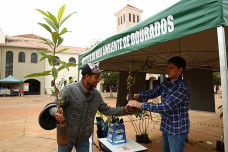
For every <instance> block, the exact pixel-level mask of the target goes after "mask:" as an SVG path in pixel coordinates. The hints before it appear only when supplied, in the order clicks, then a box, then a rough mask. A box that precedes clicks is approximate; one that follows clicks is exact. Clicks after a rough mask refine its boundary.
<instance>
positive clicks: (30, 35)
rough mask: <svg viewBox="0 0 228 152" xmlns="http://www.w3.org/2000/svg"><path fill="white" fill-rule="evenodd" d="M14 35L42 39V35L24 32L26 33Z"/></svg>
mask: <svg viewBox="0 0 228 152" xmlns="http://www.w3.org/2000/svg"><path fill="white" fill-rule="evenodd" d="M14 37H22V38H30V39H40V38H41V37H40V36H38V35H35V34H24V35H16V36H14Z"/></svg>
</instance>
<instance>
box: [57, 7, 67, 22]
mask: <svg viewBox="0 0 228 152" xmlns="http://www.w3.org/2000/svg"><path fill="white" fill-rule="evenodd" d="M65 7H66V5H63V6H62V7H61V8H60V9H59V11H58V22H60V20H61V18H62V16H63V14H64V11H65Z"/></svg>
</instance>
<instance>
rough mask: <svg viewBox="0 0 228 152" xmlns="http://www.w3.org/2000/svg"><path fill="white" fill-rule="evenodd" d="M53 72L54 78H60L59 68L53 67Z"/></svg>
mask: <svg viewBox="0 0 228 152" xmlns="http://www.w3.org/2000/svg"><path fill="white" fill-rule="evenodd" d="M51 74H52V76H53V78H54V79H57V78H58V70H57V69H56V68H55V67H53V68H52V69H51Z"/></svg>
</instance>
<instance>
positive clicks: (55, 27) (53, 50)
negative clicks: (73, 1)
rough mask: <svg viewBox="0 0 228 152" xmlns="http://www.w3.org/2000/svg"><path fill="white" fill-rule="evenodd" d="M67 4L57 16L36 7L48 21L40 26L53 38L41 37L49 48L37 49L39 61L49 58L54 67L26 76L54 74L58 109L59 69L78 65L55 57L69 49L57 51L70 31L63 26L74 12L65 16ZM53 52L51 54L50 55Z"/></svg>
mask: <svg viewBox="0 0 228 152" xmlns="http://www.w3.org/2000/svg"><path fill="white" fill-rule="evenodd" d="M65 7H66V6H65V5H63V6H62V7H60V9H59V10H58V14H57V16H54V15H53V14H52V13H50V12H49V11H47V12H45V11H43V10H40V9H36V10H37V11H38V12H40V13H41V14H43V15H44V16H45V17H44V20H45V22H46V23H38V24H39V25H40V26H42V27H43V28H44V29H46V30H47V31H48V32H49V33H50V35H51V40H49V39H46V38H41V40H42V41H43V42H44V43H45V44H47V45H48V46H49V49H46V50H42V51H37V53H38V54H40V55H41V56H42V57H41V58H40V60H39V62H41V61H43V60H44V59H47V60H48V63H49V65H50V66H51V67H52V69H51V70H47V71H43V72H40V73H32V74H29V75H27V76H25V78H27V77H38V76H48V75H52V77H53V82H54V94H55V96H56V100H57V106H58V109H60V102H59V99H58V94H59V92H58V89H57V86H56V79H57V78H58V73H59V71H61V70H63V69H67V70H68V71H69V67H71V66H76V64H75V63H66V62H64V61H62V60H60V59H57V58H55V55H56V54H58V53H61V52H64V51H66V50H68V48H64V49H61V50H58V51H57V48H58V46H59V45H61V44H62V42H63V40H64V39H63V38H62V36H63V35H64V34H66V33H67V32H70V31H68V30H67V28H66V27H63V28H62V25H63V23H64V22H65V21H66V20H67V19H68V18H69V17H70V16H71V15H72V14H74V13H76V12H73V13H71V14H69V15H67V16H65V17H64V18H63V14H64V11H65ZM50 54H51V55H50ZM56 62H58V63H59V64H60V66H59V68H56V67H55V64H56Z"/></svg>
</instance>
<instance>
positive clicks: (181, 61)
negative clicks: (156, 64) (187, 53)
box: [167, 56, 186, 73]
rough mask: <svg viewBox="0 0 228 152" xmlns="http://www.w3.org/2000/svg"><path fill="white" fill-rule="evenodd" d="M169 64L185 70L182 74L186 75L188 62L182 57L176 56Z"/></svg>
mask: <svg viewBox="0 0 228 152" xmlns="http://www.w3.org/2000/svg"><path fill="white" fill-rule="evenodd" d="M167 63H173V64H175V65H176V66H177V67H178V68H183V71H182V73H184V70H185V68H186V61H185V60H184V59H183V58H182V57H180V56H174V57H172V58H170V59H169V60H168V62H167Z"/></svg>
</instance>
